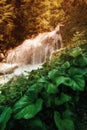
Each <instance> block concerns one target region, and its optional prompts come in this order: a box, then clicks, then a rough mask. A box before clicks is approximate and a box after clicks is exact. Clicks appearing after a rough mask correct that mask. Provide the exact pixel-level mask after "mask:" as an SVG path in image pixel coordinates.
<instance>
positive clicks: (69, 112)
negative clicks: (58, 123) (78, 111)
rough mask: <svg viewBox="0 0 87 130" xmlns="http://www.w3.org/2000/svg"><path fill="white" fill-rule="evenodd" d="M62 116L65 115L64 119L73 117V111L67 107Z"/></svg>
mask: <svg viewBox="0 0 87 130" xmlns="http://www.w3.org/2000/svg"><path fill="white" fill-rule="evenodd" d="M62 116H63V119H66V118H67V119H72V116H73V113H72V112H71V110H70V109H66V110H65V111H64V112H63V114H62Z"/></svg>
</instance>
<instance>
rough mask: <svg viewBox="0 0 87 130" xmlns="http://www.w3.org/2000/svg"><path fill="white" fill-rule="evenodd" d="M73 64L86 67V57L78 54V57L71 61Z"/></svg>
mask: <svg viewBox="0 0 87 130" xmlns="http://www.w3.org/2000/svg"><path fill="white" fill-rule="evenodd" d="M73 64H74V65H76V66H78V67H87V57H86V56H84V55H82V56H79V57H78V59H77V58H76V59H75V60H74V61H73Z"/></svg>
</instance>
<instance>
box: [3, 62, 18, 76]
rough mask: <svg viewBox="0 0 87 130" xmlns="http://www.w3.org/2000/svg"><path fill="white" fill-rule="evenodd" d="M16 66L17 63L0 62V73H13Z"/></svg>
mask: <svg viewBox="0 0 87 130" xmlns="http://www.w3.org/2000/svg"><path fill="white" fill-rule="evenodd" d="M16 68H18V65H17V64H7V63H0V75H3V74H10V73H13V72H14V70H15V69H16Z"/></svg>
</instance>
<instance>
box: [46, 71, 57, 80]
mask: <svg viewBox="0 0 87 130" xmlns="http://www.w3.org/2000/svg"><path fill="white" fill-rule="evenodd" d="M57 76H58V70H57V69H53V70H51V71H50V72H49V73H48V78H50V79H54V77H57Z"/></svg>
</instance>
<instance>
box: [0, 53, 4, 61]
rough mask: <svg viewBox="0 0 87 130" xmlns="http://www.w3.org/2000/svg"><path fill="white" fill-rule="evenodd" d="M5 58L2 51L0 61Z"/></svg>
mask: <svg viewBox="0 0 87 130" xmlns="http://www.w3.org/2000/svg"><path fill="white" fill-rule="evenodd" d="M3 59H4V54H3V53H0V62H1V61H2V60H3Z"/></svg>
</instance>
